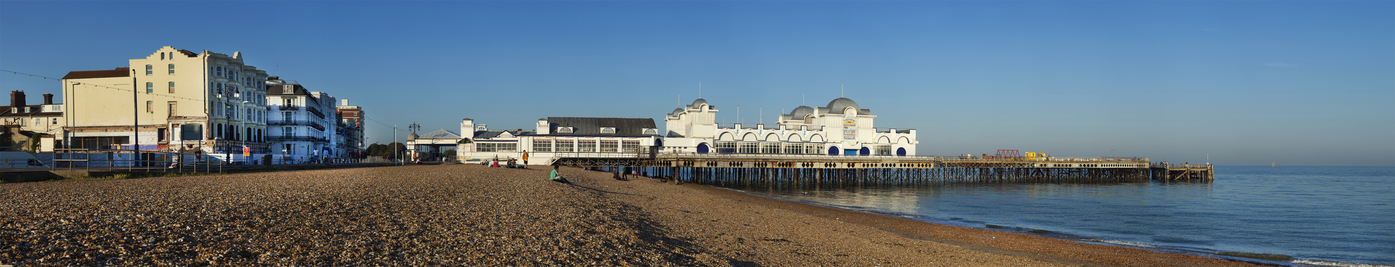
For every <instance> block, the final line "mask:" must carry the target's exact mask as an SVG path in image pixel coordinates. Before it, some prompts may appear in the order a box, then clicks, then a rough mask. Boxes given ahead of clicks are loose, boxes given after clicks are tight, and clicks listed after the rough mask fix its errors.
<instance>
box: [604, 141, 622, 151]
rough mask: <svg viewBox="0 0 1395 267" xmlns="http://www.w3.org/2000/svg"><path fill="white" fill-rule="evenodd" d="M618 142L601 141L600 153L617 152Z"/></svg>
mask: <svg viewBox="0 0 1395 267" xmlns="http://www.w3.org/2000/svg"><path fill="white" fill-rule="evenodd" d="M619 148H620V142H616V141H615V140H601V152H619Z"/></svg>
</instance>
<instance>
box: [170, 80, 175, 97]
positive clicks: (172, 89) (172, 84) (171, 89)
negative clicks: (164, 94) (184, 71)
mask: <svg viewBox="0 0 1395 267" xmlns="http://www.w3.org/2000/svg"><path fill="white" fill-rule="evenodd" d="M170 93H171V94H173V93H174V82H170Z"/></svg>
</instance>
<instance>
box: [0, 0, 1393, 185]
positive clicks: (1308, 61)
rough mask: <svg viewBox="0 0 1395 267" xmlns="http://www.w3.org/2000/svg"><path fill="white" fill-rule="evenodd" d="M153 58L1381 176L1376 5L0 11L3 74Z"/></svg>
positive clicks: (959, 148) (943, 139)
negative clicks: (802, 110) (870, 118)
mask: <svg viewBox="0 0 1395 267" xmlns="http://www.w3.org/2000/svg"><path fill="white" fill-rule="evenodd" d="M166 45H169V46H174V47H176V48H180V49H189V50H193V51H202V50H209V51H213V52H218V53H226V54H231V53H232V52H233V51H240V52H242V53H243V54H244V55H245V56H246V57H247V62H248V63H249V64H251V65H254V66H257V67H258V68H260V69H264V70H268V72H273V73H275V72H278V70H277V66H278V65H279V66H280V67H279V75H280V76H282V77H283V78H286V79H293V80H297V81H299V82H300V83H301V84H303V85H305V86H306V87H308V88H310V89H311V90H318V91H324V92H328V93H330V94H331V95H334V96H336V97H339V98H347V99H350V101H351V102H353V104H356V105H361V106H363V107H364V108H365V109H366V110H367V112H368V115H369V117H370V118H372V119H374V120H376V121H379V122H382V123H386V124H389V125H390V124H397V125H400V126H406V125H407V124H411V123H413V122H416V123H419V124H421V125H423V131H433V130H436V129H442V128H444V129H448V130H452V131H456V130H458V129H459V122H460V119H462V118H466V117H468V118H473V119H475V120H476V122H477V123H485V124H488V125H490V127H491V128H492V129H516V128H524V129H528V128H530V127H532V123H533V122H534V121H536V119H538V118H543V117H548V116H595V117H650V118H654V119H655V123H656V124H659V125H660V127H662V125H663V114H664V113H666V112H669V111H672V110H673V109H674V108H676V107H677V106H678V105H679V104H680V103H690V102H692V101H693V99H694V98H695V97H697V94H698V92H697V91H698V90H697V84H698V83H699V82H701V83H702V84H703V90H702V97H703V98H705V99H707V100H708V101H710V102H711V103H712V104H713V105H716V106H717V107H718V108H720V109H721V110H722V112H721V114H720V115H719V116H720V117H721V119H720V120H722V121H723V122H725V123H732V122H738V121H744V122H745V123H748V124H753V123H755V122H758V121H759V120H761V118H762V117H764V120H765V121H767V122H769V121H773V120H774V119H775V117H776V113H778V112H780V111H781V109H783V110H784V111H785V112H788V111H789V110H790V109H792V108H794V107H797V106H799V105H800V104H801V101H803V102H802V103H804V104H807V105H809V106H823V105H826V104H827V103H828V101H830V100H832V99H833V98H837V97H838V96H839V94H840V91H839V85H840V84H843V85H844V86H845V87H846V90H845V91H844V92H842V94H843V95H845V96H846V97H848V98H851V99H853V100H856V101H857V102H858V103H859V104H860V105H861V106H862V107H863V108H868V109H871V110H872V112H873V114H875V115H878V118H877V124H876V126H878V127H881V128H889V127H894V128H901V129H905V128H913V129H918V130H919V139H920V146H919V151H918V153H920V154H923V155H924V154H932V155H956V154H966V153H967V154H983V153H992V151H993V150H996V149H1018V150H1022V151H1032V152H1047V153H1051V154H1052V155H1055V156H1108V155H1110V154H1117V155H1122V156H1140V157H1151V158H1152V159H1153V160H1155V161H1156V160H1163V159H1166V160H1168V161H1173V162H1182V161H1189V162H1202V161H1205V160H1206V156H1207V154H1208V153H1209V155H1210V158H1211V161H1212V162H1214V163H1218V164H1236V165H1267V164H1269V163H1270V162H1276V163H1277V164H1280V165H1395V2H1388V1H1369V2H1366V1H1359V2H1300V1H1285V2H1267V1H1255V2H1251V1H1223V2H1205V1H1165V2H1163V1H1159V2H1147V1H1141V2H1122V3H1121V2H1102V1H1070V2H1054V1H1039V2H1034V1H1025V2H998V1H992V2H957V1H931V2H899V1H898V2H832V1H822V2H786V1H778V2H730V1H723V2H700V1H699V2H631V1H625V2H453V1H429V2H318V1H307V2H272V1H246V2H216V1H200V2H144V1H142V2H128V1H101V2H28V1H23V2H15V1H0V69H4V70H12V71H20V72H27V73H34V74H40V75H47V76H53V77H61V76H63V75H64V74H66V73H67V72H68V71H74V70H97V69H111V68H115V67H122V66H125V64H126V60H127V59H130V58H137V57H143V56H145V55H147V54H149V53H152V52H153V51H154V50H155V49H157V48H159V47H161V46H166ZM0 89H3V90H7V91H8V90H24V91H26V93H28V94H29V95H31V96H35V95H39V94H42V93H45V92H48V93H55V94H57V93H59V92H60V85H59V83H58V82H56V81H51V80H42V79H35V78H30V77H27V76H19V75H13V74H7V73H6V74H0ZM680 96H681V99H680ZM801 97H803V98H804V99H806V100H801ZM737 106H740V109H741V114H740V116H737ZM761 109H764V112H760V110H761ZM762 114H763V116H762ZM405 135H406V134H405V133H403V134H399V135H398V137H399V138H404V136H405ZM368 138H369V142H376V143H386V142H389V141H390V140H391V139H392V134H391V129H390V128H388V127H383V126H382V125H380V124H377V123H372V122H370V126H369V131H368Z"/></svg>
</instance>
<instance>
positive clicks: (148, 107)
mask: <svg viewBox="0 0 1395 267" xmlns="http://www.w3.org/2000/svg"><path fill="white" fill-rule="evenodd" d="M145 112H147V113H155V101H145Z"/></svg>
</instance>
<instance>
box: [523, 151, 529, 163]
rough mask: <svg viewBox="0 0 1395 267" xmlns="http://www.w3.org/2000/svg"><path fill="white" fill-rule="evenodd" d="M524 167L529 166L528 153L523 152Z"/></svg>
mask: <svg viewBox="0 0 1395 267" xmlns="http://www.w3.org/2000/svg"><path fill="white" fill-rule="evenodd" d="M523 165H528V151H527V150H524V151H523Z"/></svg>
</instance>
